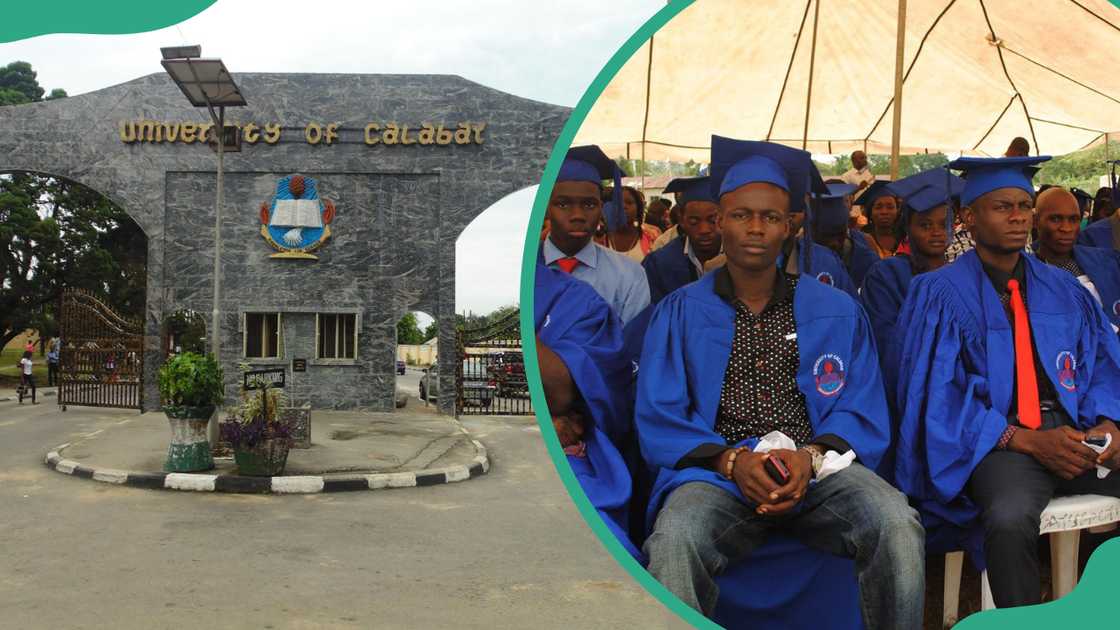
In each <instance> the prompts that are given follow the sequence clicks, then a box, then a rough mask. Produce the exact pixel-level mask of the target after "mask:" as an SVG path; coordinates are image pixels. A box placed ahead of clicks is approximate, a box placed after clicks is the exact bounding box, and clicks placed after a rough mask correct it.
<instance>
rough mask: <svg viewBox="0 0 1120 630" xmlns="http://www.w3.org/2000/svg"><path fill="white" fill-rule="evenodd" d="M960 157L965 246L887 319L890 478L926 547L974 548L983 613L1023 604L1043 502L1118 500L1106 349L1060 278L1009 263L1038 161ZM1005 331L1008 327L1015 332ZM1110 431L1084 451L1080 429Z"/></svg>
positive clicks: (1067, 281) (917, 284) (1097, 317)
mask: <svg viewBox="0 0 1120 630" xmlns="http://www.w3.org/2000/svg"><path fill="white" fill-rule="evenodd" d="M1045 159H1048V158H1029V157H1023V158H998V159H990V158H989V159H984V158H961V159H959V160H957V161H955V162H953V163H951V164H950V167H952V168H954V169H958V170H963V171H964V172H965V188H964V191H963V192H962V194H961V203H962V206H964V208H963V210H962V213H963V217H964V220H965V224H966V225H967V226H968V228H969V231H970V233H971V234H972V237H973V238H974V239H975V241H976V249H975V250H973V251H970V252H968V253H966V254H964V255H963V256H961V257H960V258H958V259H957V260H956V261H955V262H953V263H952V264H950V265H947V266H945V267H942V268H941V269H938V270H937V271H931V272H929V273H924V274H922V275H919V276H917V277H915V278H914V279H913V280H912V281H911V283H910V291H909V293H908V295H907V298H906V302H905V303H904V305H903V307H902V311H901V312H900V313H899V317H898V322H897V330H898V335H899V337H898V343H899V344H900V345H899V348H898V350H897V351H898V355H897V356H898V357H899V367H898V370H897V372H898V377H899V381H898V386H897V391H896V404H897V405H898V408H899V409H900V410H901V419H900V426H899V434H898V448H897V452H896V455H897V458H896V464H895V482H896V483H897V484H898V486H899V487H900V488H901V489H902V490H903V491H905V492H906V493H907V494H908V495H910V497H911V498H912V500H913V501H914V502H915V503H917V504H918V505H919V507H920V508H921V510H922V512H923V522H924V523H925V525H926V527H927V529H933V530H938V531H931V532H930V535H931V539H930V543H929V546H930V547H931V548H935V547H936V545H935V544H934V542H933V541H934V540H941V541H943V542H945V543H946V544H951V543H949V541H950V540H951V539H952V538H955V537H956V535H957V534H959V535H960V536H961V538H960V539H959V540H958V541H957V544H960V542H961V541H962V540H969V539H976V538H978V539H980V540H981V541H982V545H983V561H984V564H986V566H987V569H988V577H989V581H990V584H991V588H992V594H993V597H994V599H995V603H996V605H997V606H1000V607H1006V606H1018V605H1024V604H1031V603H1037V602H1038V601H1039V599H1040V582H1039V568H1038V558H1037V552H1036V548H1037V547H1036V545H1037V540H1038V534H1039V516H1040V514H1041V513H1042V510H1043V509H1044V508H1045V507H1046V504H1047V503H1048V502H1049V500H1050V499H1051V498H1052V497H1053V496H1054V495H1055V494H1068V493H1085V492H1089V493H1096V494H1110V495H1112V496H1118V495H1120V475H1115V474H1113V475H1110V476H1108V477H1106V478H1105V479H1098V478H1097V474H1096V471H1095V466H1096V465H1097V464H1098V463H1100V464H1103V465H1107V466H1108V467H1110V468H1114V467H1116V466H1117V465H1118V464H1120V451H1118V449H1117V448H1116V445H1117V444H1120V442H1118V441H1117V438H1120V432H1118V431H1117V428H1116V425H1115V424H1114V423H1113V419H1115V418H1117V417H1120V398H1118V396H1117V391H1118V390H1117V386H1116V383H1118V382H1120V343H1118V342H1117V337H1116V335H1115V334H1114V333H1113V331H1112V328H1111V326H1110V325H1109V322H1108V320H1107V319H1106V318H1105V316H1104V313H1103V312H1102V310H1101V308H1100V306H1099V305H1098V304H1097V303H1096V302H1095V301H1094V300H1093V298H1092V296H1090V295H1089V293H1088V292H1087V291H1086V290H1085V289H1084V288H1083V287H1082V286H1081V285H1080V284H1079V283H1078V282H1077V281H1076V280H1075V279H1074V278H1073V277H1071V276H1070V274H1069V273H1067V272H1065V271H1062V270H1059V269H1056V268H1054V267H1051V266H1049V265H1046V264H1044V263H1042V262H1041V261H1039V260H1037V259H1036V258H1034V257H1032V256H1025V255H1023V254H1022V251H1023V248H1024V247H1025V246H1026V244H1027V241H1028V240H1029V237H1030V227H1031V221H1032V207H1033V201H1034V200H1033V194H1034V188H1033V186H1032V184H1031V178H1032V176H1033V174H1034V172H1035V171H1036V170H1037V166H1036V165H1037V164H1038V163H1039V162H1041V161H1044V160H1045ZM1013 331H1017V332H1013ZM1104 433H1111V434H1112V435H1113V446H1112V447H1110V448H1109V450H1108V451H1106V452H1104V453H1102V454H1101V455H1100V456H1098V455H1097V454H1096V453H1095V452H1093V451H1092V450H1090V449H1088V447H1086V446H1085V445H1083V444H1082V440H1083V439H1085V437H1086V435H1087V434H1104Z"/></svg>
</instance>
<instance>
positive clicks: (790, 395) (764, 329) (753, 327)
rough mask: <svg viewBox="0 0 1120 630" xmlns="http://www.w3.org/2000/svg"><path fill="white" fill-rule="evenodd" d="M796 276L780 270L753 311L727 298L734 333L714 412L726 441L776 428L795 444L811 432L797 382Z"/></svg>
mask: <svg viewBox="0 0 1120 630" xmlns="http://www.w3.org/2000/svg"><path fill="white" fill-rule="evenodd" d="M717 281H718V279H717ZM797 282H798V278H797V277H794V276H789V275H786V274H784V273H783V274H780V277H779V278H778V281H777V282H775V283H774V294H773V296H772V297H771V298H770V301H769V303H768V304H767V305H766V307H765V308H763V309H762V312H760V313H759V314H757V315H755V314H754V313H752V312H751V310H750V309H749V308H747V305H746V304H743V303H742V302H741V301H739V300H738V299H734V298H733V299H732V300H731V303H732V305H733V306H734V307H735V337H734V340H733V341H732V343H731V357H730V359H729V360H728V362H727V372H725V373H724V377H723V390H722V392H721V394H720V401H719V414H718V416H717V417H716V432H717V433H719V434H720V435H722V436H723V437H724V439H726V440H727V443H728V444H734V443H736V442H740V441H742V440H744V439H746V438H748V437H752V436H756V437H757V436H763V435H766V434H767V433H770V432H771V431H781V432H782V433H785V434H786V435H788V436H789V437H790V438H792V439H793V441H794V442H796V443H797V444H799V445H801V444H806V443H808V442H809V440H810V439H812V437H813V427H812V425H811V424H810V423H809V413H808V411H807V410H806V409H805V395H804V394H802V393H801V390H800V389H798V388H797V367H798V364H799V363H800V355H799V354H798V347H797V322H796V321H795V320H794V318H793V292H794V290H795V289H796V288H797ZM728 284H729V285H730V278H728ZM728 288H729V289H730V287H728Z"/></svg>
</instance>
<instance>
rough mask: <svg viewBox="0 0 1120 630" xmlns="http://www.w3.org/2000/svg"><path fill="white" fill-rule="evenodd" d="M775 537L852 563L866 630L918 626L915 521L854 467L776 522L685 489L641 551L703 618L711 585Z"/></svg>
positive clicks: (881, 484) (712, 491)
mask: <svg viewBox="0 0 1120 630" xmlns="http://www.w3.org/2000/svg"><path fill="white" fill-rule="evenodd" d="M774 530H781V531H782V533H784V534H788V535H790V536H792V537H794V538H796V539H798V540H800V541H801V542H802V543H804V544H806V545H808V546H810V547H813V548H815V549H819V550H821V551H825V552H828V553H832V554H835V555H838V556H843V557H847V558H853V559H854V560H855V564H856V572H857V574H858V577H859V590H860V599H861V601H860V606H861V610H862V611H863V620H864V623H865V624H866V626H867V628H868V630H880V629H887V628H890V629H894V628H920V627H922V604H923V599H924V597H925V565H924V557H925V556H924V554H925V550H924V545H925V532H924V531H923V530H922V525H921V523H920V522H919V520H918V513H917V512H915V511H914V509H913V508H911V507H910V506H909V505H908V504H907V502H906V497H904V496H903V495H902V493H900V492H899V491H898V490H896V489H894V488H893V487H892V486H891V485H890V484H888V483H887V482H886V481H883V479H882V478H880V477H879V476H878V475H876V474H875V473H873V472H871V471H869V470H868V469H866V468H864V467H863V466H860V465H859V464H852V465H851V466H849V467H848V468H846V469H844V470H842V471H840V472H837V473H834V474H832V475H830V476H828V477H826V478H825V479H824V480H822V481H820V482H818V483H816V484H813V485H812V486H810V488H809V491H808V492H807V493H806V494H805V498H804V499H802V501H801V504H800V505H799V506H798V508H797V509H796V511H795V512H791V513H789V514H786V515H782V516H760V515H758V514H757V513H755V511H754V507H752V506H749V505H746V504H744V503H743V502H742V501H741V500H740V499H738V498H737V497H735V496H732V495H731V494H729V493H727V492H726V491H724V490H722V489H720V488H718V487H716V486H714V485H711V484H708V483H701V482H694V483H686V484H684V485H682V486H680V487H679V488H677V489H675V490H673V491H672V492H671V493H670V494H669V498H668V499H666V500H665V505H663V506H662V508H661V511H660V512H658V514H657V522H656V524H655V525H654V530H653V534H652V535H650V537H649V538H648V539H647V540H646V544H645V546H644V548H643V549H644V551H645V552H646V555H648V556H649V559H650V562H649V572H650V573H651V574H652V575H653V577H655V578H656V579H657V580H658V581H659V582H661V583H662V584H663V585H664V586H665V587H666V588H667V589H669V590H670V591H672V592H673V594H675V595H676V596H677V597H679V598H680V599H681V601H683V602H684V603H686V604H688V605H689V606H692V607H693V608H695V609H696V610H699V611H700V612H702V613H704V614H705V615H708V616H711V614H712V611H714V610H715V606H716V600H717V599H719V587H717V586H716V583H715V577H716V576H718V575H719V574H721V573H722V572H723V570H724V569H725V568H726V567H727V566H728V565H729V564H731V563H733V562H737V561H739V560H740V559H742V558H743V557H745V556H746V555H747V554H749V553H750V552H751V550H752V549H754V548H755V547H757V546H759V545H761V544H762V543H763V542H764V541H765V539H766V536H767V535H768V534H769V533H770V532H771V531H774ZM822 614H827V612H826V611H822Z"/></svg>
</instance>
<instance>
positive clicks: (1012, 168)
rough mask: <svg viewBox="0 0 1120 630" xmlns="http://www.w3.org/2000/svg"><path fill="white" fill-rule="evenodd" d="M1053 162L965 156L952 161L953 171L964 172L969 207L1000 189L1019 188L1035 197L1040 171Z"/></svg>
mask: <svg viewBox="0 0 1120 630" xmlns="http://www.w3.org/2000/svg"><path fill="white" fill-rule="evenodd" d="M1049 159H1050V156H1049V155H1039V156H1035V157H1030V156H1027V157H1003V158H976V157H962V158H958V159H956V160H953V161H952V162H950V163H949V168H951V169H954V170H958V171H962V172H963V173H964V190H963V191H962V192H961V204H962V205H965V206H967V205H970V204H971V203H972V202H973V201H976V199H977V198H978V197H980V196H981V195H985V194H987V193H990V192H992V191H993V190H999V189H1000V188H1018V189H1020V190H1024V191H1026V192H1028V193H1030V194H1031V195H1034V185H1033V184H1032V183H1031V179H1033V178H1034V174H1035V173H1037V172H1038V169H1039V166H1038V165H1039V164H1041V163H1043V162H1045V161H1047V160H1049Z"/></svg>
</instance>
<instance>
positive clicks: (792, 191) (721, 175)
mask: <svg viewBox="0 0 1120 630" xmlns="http://www.w3.org/2000/svg"><path fill="white" fill-rule="evenodd" d="M759 182H763V183H767V184H772V185H774V186H777V187H778V188H781V189H782V190H784V191H786V192H788V193H789V211H790V212H791V213H793V212H805V213H806V217H805V223H804V225H803V226H802V242H801V263H800V271H801V273H811V270H810V268H809V265H810V256H809V252H810V250H811V248H812V244H813V237H812V234H811V226H812V224H813V213H812V212H809V211H808V208H806V207H805V196H806V195H807V194H809V193H813V195H814V196H816V195H827V194H828V187H827V186H825V185H824V179H822V178H821V174H820V171H818V170H817V167H816V165H815V164H813V156H812V155H811V154H810V153H809V152H808V151H802V150H800V149H794V148H792V147H787V146H785V145H781V144H774V143H773V142H758V141H755V140H735V139H733V138H725V137H723V136H715V135H713V136H712V174H711V187H712V193H713V195H714V196H715V197H716V199H719V198H720V197H722V196H723V195H724V193H728V192H731V191H733V190H736V189H738V188H742V187H743V186H746V185H747V184H754V183H759Z"/></svg>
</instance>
